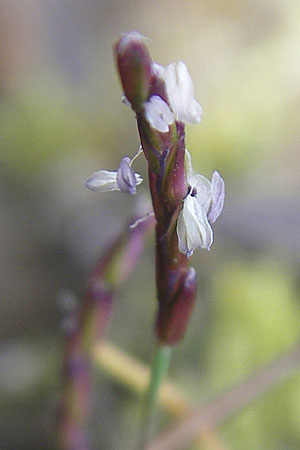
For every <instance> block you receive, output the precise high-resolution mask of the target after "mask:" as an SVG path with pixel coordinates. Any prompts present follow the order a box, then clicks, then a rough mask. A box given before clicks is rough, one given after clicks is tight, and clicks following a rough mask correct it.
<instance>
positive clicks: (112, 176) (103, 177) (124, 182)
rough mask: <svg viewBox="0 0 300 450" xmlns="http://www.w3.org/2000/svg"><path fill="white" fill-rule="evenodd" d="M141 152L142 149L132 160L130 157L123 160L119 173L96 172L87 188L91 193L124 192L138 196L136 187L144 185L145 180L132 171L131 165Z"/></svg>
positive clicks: (87, 182) (88, 181) (88, 182)
mask: <svg viewBox="0 0 300 450" xmlns="http://www.w3.org/2000/svg"><path fill="white" fill-rule="evenodd" d="M141 152H142V150H141V148H140V149H139V151H138V153H137V154H136V155H135V156H134V157H133V158H132V159H130V158H129V157H128V156H125V157H124V158H122V159H121V162H120V166H119V168H118V170H117V171H108V170H99V171H98V172H95V173H94V174H93V175H92V176H91V177H90V178H89V179H88V180H87V181H86V182H85V185H86V187H87V188H88V189H90V190H91V191H100V192H109V191H122V192H125V193H128V194H136V186H138V185H139V184H141V183H142V181H143V178H142V177H141V175H139V174H138V173H136V172H134V171H133V170H132V168H131V164H132V163H133V161H134V160H135V158H136V157H137V156H138V155H139V154H140V153H141Z"/></svg>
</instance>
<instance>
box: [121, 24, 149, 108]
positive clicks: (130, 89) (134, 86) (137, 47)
mask: <svg viewBox="0 0 300 450" xmlns="http://www.w3.org/2000/svg"><path fill="white" fill-rule="evenodd" d="M144 39H145V38H144V37H143V36H142V35H141V34H140V33H138V32H137V31H132V32H131V33H126V34H124V35H123V36H122V37H121V38H120V39H119V40H118V42H117V43H116V45H115V53H116V60H117V65H118V69H119V74H120V78H121V82H122V86H123V90H124V94H125V96H126V98H127V100H128V101H129V102H130V103H131V105H132V107H133V109H134V110H135V111H137V112H138V111H139V110H140V109H141V107H142V104H143V103H144V102H145V101H147V100H148V97H149V92H150V87H151V76H152V61H151V58H150V55H149V53H148V50H147V47H146V45H145V43H144Z"/></svg>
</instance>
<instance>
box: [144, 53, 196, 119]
mask: <svg viewBox="0 0 300 450" xmlns="http://www.w3.org/2000/svg"><path fill="white" fill-rule="evenodd" d="M152 68H153V70H154V72H155V73H156V74H157V75H158V76H159V77H160V78H162V79H163V80H164V82H165V84H166V89H167V95H168V100H169V104H170V107H171V110H172V111H173V112H174V114H175V115H176V120H179V121H182V122H187V123H199V122H201V118H202V108H201V106H200V105H199V103H198V102H197V101H196V100H195V98H194V86H193V81H192V78H191V76H190V74H189V72H188V69H187V67H186V65H185V64H184V63H183V62H182V61H179V62H177V63H172V64H169V65H168V66H167V67H163V66H160V65H159V64H156V63H154V64H153V66H152Z"/></svg>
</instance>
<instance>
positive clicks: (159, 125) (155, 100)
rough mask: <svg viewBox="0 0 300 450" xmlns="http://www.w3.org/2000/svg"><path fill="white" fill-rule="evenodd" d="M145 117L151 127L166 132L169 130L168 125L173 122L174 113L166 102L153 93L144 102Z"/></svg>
mask: <svg viewBox="0 0 300 450" xmlns="http://www.w3.org/2000/svg"><path fill="white" fill-rule="evenodd" d="M144 108H145V117H146V120H147V121H148V122H149V124H150V125H151V127H152V128H155V129H156V130H158V131H160V132H161V133H166V132H167V131H169V125H171V123H173V122H174V119H175V117H174V114H173V113H172V111H171V110H170V108H169V106H168V105H167V103H166V102H165V101H164V100H163V99H162V98H161V97H159V96H158V95H153V96H152V97H150V100H149V101H148V102H146V103H145V104H144Z"/></svg>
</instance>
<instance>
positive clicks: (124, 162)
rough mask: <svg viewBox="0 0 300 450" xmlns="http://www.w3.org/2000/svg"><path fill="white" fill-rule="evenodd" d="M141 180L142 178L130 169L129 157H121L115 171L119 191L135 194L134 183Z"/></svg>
mask: <svg viewBox="0 0 300 450" xmlns="http://www.w3.org/2000/svg"><path fill="white" fill-rule="evenodd" d="M142 181H143V178H142V177H141V176H140V175H138V174H136V173H134V171H133V170H132V168H131V161H130V158H129V157H128V156H125V157H124V158H122V159H121V162H120V167H119V169H118V171H117V182H118V186H119V189H120V191H122V192H125V193H127V194H136V185H137V184H140V183H141V182H142Z"/></svg>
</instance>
